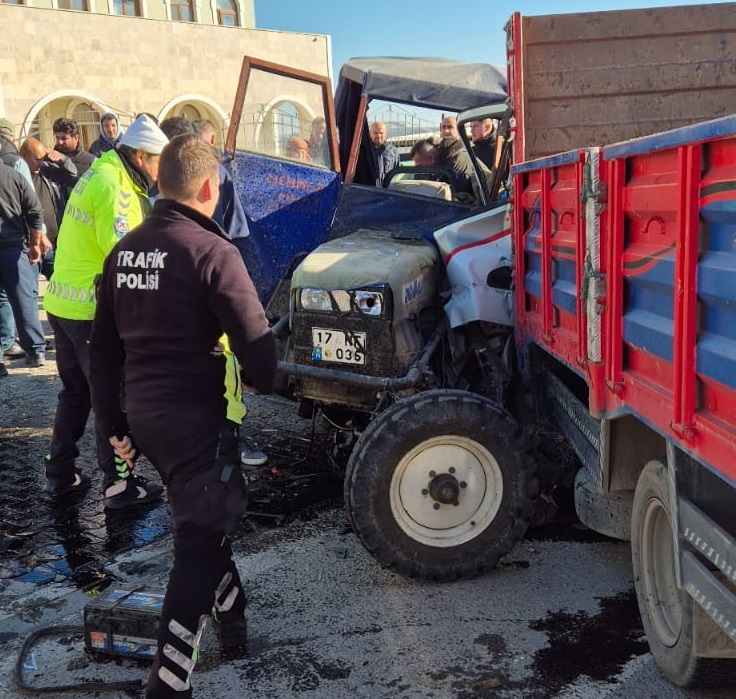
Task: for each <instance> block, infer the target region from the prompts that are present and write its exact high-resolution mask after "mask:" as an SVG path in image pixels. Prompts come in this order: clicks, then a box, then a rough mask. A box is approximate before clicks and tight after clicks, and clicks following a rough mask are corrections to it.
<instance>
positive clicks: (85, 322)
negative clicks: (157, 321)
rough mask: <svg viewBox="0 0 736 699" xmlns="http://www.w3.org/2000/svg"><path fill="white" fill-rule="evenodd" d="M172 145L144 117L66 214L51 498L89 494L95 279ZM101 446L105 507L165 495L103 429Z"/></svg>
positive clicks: (141, 207)
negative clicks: (85, 457)
mask: <svg viewBox="0 0 736 699" xmlns="http://www.w3.org/2000/svg"><path fill="white" fill-rule="evenodd" d="M167 143H168V139H167V138H166V136H165V135H164V133H163V132H162V131H161V130H160V129H159V128H158V126H157V125H156V123H155V122H154V121H153V120H152V119H151V118H149V117H148V116H146V115H142V116H140V117H138V119H136V120H135V122H133V124H131V126H130V127H129V128H128V130H127V131H126V132H125V134H123V136H122V138H121V139H120V142H119V144H118V145H117V147H116V148H115V149H113V150H110V151H108V152H107V153H105V154H104V155H103V156H102V157H101V158H99V159H98V160H96V161H95V162H94V163H93V164H92V165H91V166H90V168H89V170H87V172H86V173H85V174H84V176H83V177H82V179H81V180H80V181H79V182H78V183H77V185H76V186H75V187H74V190H73V191H72V193H71V195H70V196H69V201H68V203H67V206H66V209H65V211H64V218H63V220H62V222H61V226H60V228H59V237H58V240H57V249H56V261H55V267H54V275H53V277H52V279H51V281H50V282H49V286H48V289H47V291H46V294H45V297H44V304H43V305H44V308H45V309H46V312H47V315H48V319H49V323H50V324H51V327H52V328H53V330H54V341H55V348H56V364H57V367H58V371H59V378H60V379H61V382H62V384H63V388H62V390H61V392H60V393H59V403H58V405H57V408H56V417H55V420H54V431H53V436H52V438H51V447H50V450H49V454H48V455H47V456H46V479H47V482H46V492H47V493H48V494H49V495H50V496H54V497H59V496H66V495H69V494H72V493H75V492H84V491H86V489H87V488H88V486H89V483H90V479H89V476H88V475H86V474H83V473H81V472H80V471H79V470H78V469H77V468H76V466H75V459H76V457H77V456H78V455H79V450H78V449H77V441H78V440H79V439H80V438H81V437H82V435H83V434H84V429H85V425H86V423H87V418H88V417H89V412H90V407H91V402H90V392H89V350H88V343H89V337H90V332H91V329H92V319H93V318H94V315H95V307H96V291H95V282H96V280H97V278H98V277H99V275H100V274H101V273H102V265H103V263H104V261H105V258H106V257H107V255H108V254H109V252H110V251H111V250H112V248H113V247H114V246H115V244H116V243H117V242H118V241H119V240H120V238H122V237H123V236H124V235H125V234H126V233H127V232H128V231H129V230H131V229H132V228H135V227H136V226H137V225H138V224H140V223H141V222H142V221H143V219H144V218H145V217H146V216H147V215H148V213H149V211H150V208H151V207H150V204H149V201H148V190H149V189H150V188H151V186H152V185H153V184H154V182H155V181H156V179H157V177H158V161H159V156H160V154H161V151H162V150H163V148H164V146H165V145H166V144H167ZM95 444H96V447H97V462H98V464H99V467H100V469H101V470H102V472H103V474H104V477H103V481H104V482H103V488H104V498H105V507H107V508H110V509H121V508H125V507H131V506H135V505H139V504H142V503H146V502H150V501H152V500H155V499H156V498H158V497H159V496H160V495H161V491H162V489H161V487H160V486H158V485H156V484H152V483H148V482H146V481H145V480H144V479H143V478H140V477H138V476H133V475H132V474H131V471H130V468H129V466H128V464H127V463H126V462H125V461H124V460H122V459H117V458H116V457H115V453H114V451H113V449H112V447H111V445H110V443H109V440H108V435H107V434H102V433H101V432H100V430H99V429H98V428H97V424H95Z"/></svg>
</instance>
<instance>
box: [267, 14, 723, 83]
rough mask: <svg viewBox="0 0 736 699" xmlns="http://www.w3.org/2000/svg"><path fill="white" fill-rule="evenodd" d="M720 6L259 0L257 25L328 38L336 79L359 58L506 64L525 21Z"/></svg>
mask: <svg viewBox="0 0 736 699" xmlns="http://www.w3.org/2000/svg"><path fill="white" fill-rule="evenodd" d="M699 4H714V0H710V2H709V0H700V2H697V1H693V0H670V1H669V2H667V0H664V1H659V0H648V1H647V0H643V1H642V0H628V1H627V0H618V1H617V0H594V1H593V2H591V0H557V1H556V2H549V0H547V1H546V2H543V1H542V0H511V2H509V3H506V4H504V3H501V2H493V1H492V0H460V2H453V1H452V0H255V12H256V27H257V28H258V29H281V30H286V31H295V32H307V33H311V34H329V35H330V36H331V37H332V65H333V70H334V76H333V78H334V79H335V80H336V79H337V74H338V72H339V70H340V66H341V65H342V64H343V63H344V62H345V61H346V60H347V59H348V58H352V57H355V56H441V57H443V58H456V59H458V60H464V61H480V62H487V63H504V62H505V35H504V33H503V28H504V25H505V24H506V21H507V20H508V18H509V17H510V16H511V14H512V13H513V12H516V11H518V12H521V13H522V14H526V15H545V14H562V13H568V12H591V11H598V10H620V9H624V8H635V7H657V6H666V5H699Z"/></svg>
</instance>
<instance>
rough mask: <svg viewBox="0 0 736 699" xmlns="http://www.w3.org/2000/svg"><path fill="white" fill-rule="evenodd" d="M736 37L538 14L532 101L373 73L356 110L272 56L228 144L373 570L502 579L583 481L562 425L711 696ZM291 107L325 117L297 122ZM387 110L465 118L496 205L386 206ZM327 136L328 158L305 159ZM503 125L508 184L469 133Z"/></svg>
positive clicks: (362, 67) (676, 648) (725, 612)
mask: <svg viewBox="0 0 736 699" xmlns="http://www.w3.org/2000/svg"><path fill="white" fill-rule="evenodd" d="M735 40H736V4H734V3H728V4H720V5H709V6H699V7H673V8H659V9H652V10H633V11H622V12H597V13H584V14H575V15H550V16H544V17H521V16H520V15H518V14H516V15H514V16H513V17H512V18H511V21H510V22H509V25H508V29H507V46H508V63H507V71H508V76H507V80H506V84H503V83H504V81H503V76H502V72H500V71H497V70H496V69H495V68H493V67H491V66H484V65H479V64H474V65H468V64H457V63H455V62H451V61H437V60H432V61H424V60H418V59H414V60H411V59H358V60H355V61H351V62H349V63H348V64H347V65H346V66H345V67H343V70H342V71H341V77H340V82H339V84H338V89H337V92H336V95H335V107H334V108H333V104H332V99H331V97H332V95H331V90H330V86H329V83H328V81H327V80H326V79H324V78H320V77H319V76H314V75H309V74H305V73H302V72H300V71H298V70H293V69H288V68H285V67H283V66H275V65H272V64H266V63H263V62H260V61H257V60H255V59H246V61H245V63H244V71H243V76H242V79H241V83H240V86H239V89H238V94H237V97H236V104H235V108H234V110H233V117H232V122H231V126H230V133H229V137H228V152H229V153H230V154H231V156H232V162H231V165H230V166H231V169H232V170H233V173H234V179H235V181H236V185H237V187H238V191H239V192H240V194H241V196H242V199H243V203H244V207H245V210H246V212H247V214H248V216H249V223H250V224H251V236H250V238H248V239H246V241H247V246H249V247H248V249H247V250H245V254H246V258H247V260H248V261H247V264H248V267H249V270H250V272H251V276H252V277H253V278H254V281H255V283H256V286H257V288H258V289H259V291H260V293H261V295H262V297H263V300H264V302H266V303H267V314H268V315H269V317H270V318H271V319H272V320H273V323H274V333H275V335H276V336H277V338H278V340H279V344H280V347H281V350H282V356H281V361H280V368H281V374H282V384H281V386H280V392H281V393H282V394H283V395H286V396H288V397H290V398H292V399H294V400H295V401H296V402H297V403H298V406H299V408H298V409H299V414H300V415H302V416H304V417H310V418H312V419H314V418H315V417H316V416H317V415H321V416H322V417H324V418H325V419H326V420H327V421H328V422H329V424H330V425H331V426H332V427H333V428H334V429H333V437H334V440H333V449H332V456H333V462H334V465H336V466H337V467H338V468H345V503H346V508H347V511H348V515H349V517H350V521H351V524H352V526H353V529H354V531H355V533H356V535H357V536H358V537H359V538H360V540H361V542H362V543H363V545H364V546H365V547H366V548H367V550H368V551H370V552H371V554H372V555H373V556H374V557H375V558H376V559H377V560H378V561H379V562H380V563H381V564H383V565H385V566H388V567H391V568H392V569H394V570H396V571H397V572H399V573H401V574H404V575H410V576H414V577H419V578H426V579H432V580H438V581H445V580H452V579H455V578H458V577H467V576H470V575H475V574H478V573H482V572H484V571H486V570H488V569H490V568H492V567H493V566H494V565H495V564H496V562H497V561H498V559H499V557H500V556H502V555H504V554H506V553H507V552H508V551H509V550H510V549H511V548H512V547H513V546H514V544H515V542H517V541H518V540H519V539H521V538H522V537H523V536H524V534H525V532H526V530H527V527H528V526H529V523H530V520H531V518H532V513H533V511H534V508H535V506H537V504H538V503H539V501H540V500H543V499H541V498H537V495H538V493H539V492H540V491H542V492H544V493H545V494H549V493H551V492H553V491H552V490H550V486H551V487H554V485H555V482H556V479H560V478H563V479H566V478H569V477H570V472H569V470H568V469H557V470H555V468H548V467H544V468H543V467H540V465H542V461H541V460H540V459H539V458H536V459H535V456H536V457H539V456H540V450H539V449H537V453H536V454H535V453H534V451H533V450H532V449H530V448H529V447H530V445H532V444H533V439H532V437H533V436H534V435H535V434H541V433H543V432H544V431H545V430H549V429H550V426H552V427H551V429H553V430H555V431H556V433H557V434H559V435H561V437H560V439H563V437H564V438H565V439H564V441H565V443H566V444H569V445H570V446H571V448H572V449H573V450H574V452H575V453H576V455H577V457H578V461H577V463H576V465H575V466H574V469H575V471H574V473H573V478H572V480H573V481H574V484H575V502H576V509H577V512H578V515H579V517H580V519H581V520H582V521H583V522H584V523H585V524H587V525H588V526H589V527H591V528H592V529H594V530H596V531H599V532H602V533H604V534H607V535H609V536H613V537H618V538H622V539H631V542H632V555H633V565H634V576H635V585H636V591H637V596H638V600H639V605H640V610H641V615H642V619H643V623H644V627H645V630H646V634H647V638H648V640H649V643H650V646H651V649H652V653H653V655H654V657H655V659H656V661H657V663H658V664H659V666H660V667H661V668H662V671H663V672H664V673H665V674H666V675H667V677H668V678H670V679H671V680H672V681H673V682H675V683H676V684H680V685H684V686H687V685H695V684H698V683H699V682H701V681H704V680H705V681H708V680H712V679H713V678H715V677H722V675H723V674H729V673H733V671H734V659H735V658H736V643H735V641H736V488H735V486H736V445H735V444H734V438H735V437H736V291H735V290H736V284H734V282H733V280H734V278H736V277H734V276H733V275H734V273H735V272H736V242H735V241H736V116H733V115H732V113H733V112H734V111H736V55H735V54H734V51H733V48H732V47H733V46H734V45H735V44H736V41H735ZM269 91H270V92H277V93H279V94H280V95H283V96H295V95H296V96H299V95H302V96H303V97H301V101H299V100H297V99H296V98H292V99H293V102H292V103H291V104H289V105H288V109H287V108H286V107H284V108H282V112H283V115H285V117H288V120H287V121H283V120H282V121H279V118H278V116H279V115H278V110H277V109H276V108H272V105H277V106H278V105H279V104H280V101H283V100H285V99H286V97H276V98H274V97H273V95H272V94H270V92H269ZM310 95H312V97H310ZM507 95H508V100H507ZM373 98H378V99H382V100H388V99H390V98H394V99H395V100H396V101H398V102H399V103H403V104H416V105H419V106H422V107H427V108H435V109H443V110H445V111H452V112H460V113H459V114H458V128H459V135H460V137H461V139H462V141H463V143H464V148H465V152H466V154H467V157H468V158H469V159H470V162H471V163H472V166H473V168H474V170H473V177H472V179H473V197H472V198H471V199H470V200H468V198H460V197H458V196H456V194H457V192H455V191H453V184H452V181H453V180H452V178H451V177H447V179H446V180H445V181H444V183H443V181H442V180H443V177H445V176H446V175H448V173H446V172H444V171H443V169H442V168H441V167H436V168H433V169H432V171H431V172H424V173H422V172H416V171H412V170H411V169H406V168H400V169H398V171H396V172H392V173H388V174H387V175H386V177H385V178H384V179H383V180H382V181H380V182H378V184H379V186H376V184H377V180H376V174H377V169H376V163H375V152H374V148H373V146H372V145H371V142H370V141H369V140H368V138H369V133H368V125H367V119H366V115H367V114H368V113H369V109H370V103H371V99H373ZM296 102H298V104H295V103H296ZM315 115H316V118H317V120H319V117H320V116H324V119H325V125H326V127H327V140H326V144H327V148H326V152H325V153H324V155H321V156H320V152H319V151H318V150H317V149H316V148H315V149H313V151H314V156H309V159H305V160H298V159H295V158H292V157H290V156H289V154H288V152H287V151H286V150H285V149H284V144H285V143H287V142H288V139H289V138H291V137H292V136H293V135H296V136H298V137H301V138H304V139H307V138H308V137H309V134H310V124H314V118H315ZM487 118H492V119H495V120H496V129H495V134H496V135H495V146H496V149H495V153H496V156H497V157H496V160H495V161H494V162H493V164H492V168H491V170H490V171H488V170H486V171H484V170H483V169H482V168H480V166H479V163H478V158H477V157H476V155H475V152H474V150H473V149H472V144H471V143H470V141H469V138H468V134H467V130H466V126H468V125H469V124H470V122H471V121H477V120H483V119H487ZM438 123H439V120H438ZM335 126H337V127H338V129H339V131H340V134H339V135H340V141H339V151H338V141H337V134H336V130H335ZM327 156H329V157H327ZM341 173H342V174H341ZM449 174H452V173H449ZM407 176H409V177H412V176H413V177H417V176H419V177H420V178H421V183H422V188H421V190H420V188H418V187H415V186H406V185H407V183H406V180H407ZM409 184H412V185H413V184H414V183H413V182H412V181H410V182H409ZM420 191H421V192H423V194H420V193H418V192H420ZM345 459H347V464H345Z"/></svg>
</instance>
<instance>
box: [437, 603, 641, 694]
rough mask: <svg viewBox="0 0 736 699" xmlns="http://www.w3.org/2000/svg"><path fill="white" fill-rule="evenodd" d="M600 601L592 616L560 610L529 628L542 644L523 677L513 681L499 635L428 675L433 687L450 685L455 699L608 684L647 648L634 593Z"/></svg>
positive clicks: (477, 640) (479, 641)
mask: <svg viewBox="0 0 736 699" xmlns="http://www.w3.org/2000/svg"><path fill="white" fill-rule="evenodd" d="M599 602H600V609H599V611H598V613H596V614H587V613H585V612H582V611H577V612H571V611H568V610H560V611H556V612H550V613H549V614H548V616H547V617H545V618H544V619H541V620H539V621H535V622H532V623H530V624H529V626H530V628H531V629H533V630H534V631H541V632H543V633H545V634H546V636H547V645H546V646H545V647H544V648H542V649H540V650H538V651H536V652H535V653H534V655H533V656H532V658H531V664H530V665H529V667H528V669H527V670H526V671H525V674H526V675H527V677H528V678H527V679H523V680H516V679H512V678H513V676H514V675H516V674H517V673H518V670H514V668H513V663H514V660H515V658H514V657H513V654H512V652H511V651H510V650H509V649H508V647H507V645H506V641H505V640H504V638H503V637H502V636H500V635H498V634H482V635H480V636H478V637H477V638H475V639H474V644H475V646H476V650H475V652H474V653H473V656H472V657H470V658H468V660H467V662H466V663H465V664H464V665H462V666H460V665H455V666H449V667H444V668H442V669H441V670H437V671H435V672H433V673H430V674H429V675H428V677H429V679H430V680H431V681H432V682H434V683H436V684H437V685H438V687H441V686H442V684H443V683H444V682H447V681H448V680H449V681H451V687H452V690H453V695H452V696H453V697H454V699H500V698H504V699H507V698H508V699H511V698H513V699H549V698H550V697H553V696H558V693H559V692H561V691H562V690H564V689H565V687H567V686H569V685H570V684H572V683H573V682H574V681H575V680H576V679H578V678H579V677H582V676H587V677H590V678H591V679H592V680H595V681H598V682H611V683H613V682H615V681H616V678H617V677H618V676H619V674H620V673H621V671H622V669H623V667H624V666H625V665H626V663H627V662H628V661H629V660H630V659H631V658H633V657H636V656H639V655H644V654H646V653H647V652H648V651H649V648H648V646H647V643H646V639H645V638H644V631H643V629H642V626H641V620H640V618H639V610H638V607H637V604H636V595H635V593H634V590H633V589H632V590H630V591H628V592H625V593H622V594H620V595H616V596H615V597H610V598H601V599H600V600H599Z"/></svg>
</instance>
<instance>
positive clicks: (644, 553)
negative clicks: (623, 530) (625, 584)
mask: <svg viewBox="0 0 736 699" xmlns="http://www.w3.org/2000/svg"><path fill="white" fill-rule="evenodd" d="M631 558H632V564H633V569H634V586H635V587H636V597H637V600H638V603H639V613H640V614H641V620H642V624H643V626H644V632H645V634H646V636H647V641H648V642H649V648H650V649H651V651H652V655H653V656H654V660H655V661H656V663H657V665H658V666H659V668H660V670H661V671H662V673H663V674H664V675H665V677H667V679H669V680H670V682H672V683H673V684H676V685H679V686H680V687H697V686H701V687H702V686H709V687H712V686H723V685H730V684H732V683H733V681H734V669H735V666H734V661H733V660H725V659H717V658H703V657H699V656H697V655H696V652H695V641H694V638H695V604H696V603H695V601H694V600H693V598H692V597H691V596H690V595H689V594H688V593H687V592H686V591H685V590H683V589H681V588H678V587H677V581H676V578H675V549H674V544H673V540H672V515H671V512H670V499H669V485H668V478H667V467H666V466H665V465H664V464H663V463H661V462H660V461H650V462H649V463H648V464H647V465H646V466H645V467H644V470H643V471H642V472H641V475H640V476H639V481H638V483H637V485H636V491H635V493H634V505H633V510H632V521H631Z"/></svg>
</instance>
